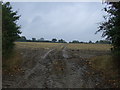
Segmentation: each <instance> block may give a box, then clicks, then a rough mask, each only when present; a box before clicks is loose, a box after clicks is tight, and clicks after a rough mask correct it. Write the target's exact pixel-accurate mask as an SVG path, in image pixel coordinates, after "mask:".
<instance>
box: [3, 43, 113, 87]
mask: <svg viewBox="0 0 120 90" xmlns="http://www.w3.org/2000/svg"><path fill="white" fill-rule="evenodd" d="M19 51H20V52H21V55H22V58H23V59H24V61H23V62H22V65H21V66H20V69H21V72H20V73H17V74H15V75H9V74H5V73H3V82H2V83H3V85H2V86H3V88H111V87H113V85H112V84H110V83H108V82H106V78H105V77H104V75H103V74H102V72H100V71H97V70H95V69H93V68H92V67H91V63H90V62H89V61H88V60H87V58H89V57H92V56H95V55H101V54H104V53H105V52H104V53H103V52H98V53H97V54H96V52H92V53H91V54H88V53H86V54H82V51H80V50H71V49H68V48H67V45H66V44H63V45H60V46H58V47H54V48H50V49H45V48H42V49H41V48H40V49H31V50H30V49H25V48H24V49H22V48H21V49H20V50H19Z"/></svg>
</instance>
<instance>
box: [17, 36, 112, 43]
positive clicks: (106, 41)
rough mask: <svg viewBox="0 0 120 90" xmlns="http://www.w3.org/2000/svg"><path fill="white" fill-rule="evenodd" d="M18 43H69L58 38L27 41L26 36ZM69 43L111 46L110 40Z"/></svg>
mask: <svg viewBox="0 0 120 90" xmlns="http://www.w3.org/2000/svg"><path fill="white" fill-rule="evenodd" d="M17 41H18V42H50V43H67V42H66V41H65V40H63V39H60V40H57V39H56V38H53V39H52V40H45V39H44V38H40V39H36V38H32V39H31V40H28V39H26V37H25V36H21V37H20V38H19V39H18V40H17ZM69 43H86V44H87V43H91V44H94V43H97V44H111V42H110V41H108V40H100V41H96V42H92V41H89V42H83V41H81V42H80V41H78V40H73V41H71V42H69Z"/></svg>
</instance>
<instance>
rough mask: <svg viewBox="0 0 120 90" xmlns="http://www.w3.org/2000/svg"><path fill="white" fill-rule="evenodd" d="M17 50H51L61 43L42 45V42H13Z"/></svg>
mask: <svg viewBox="0 0 120 90" xmlns="http://www.w3.org/2000/svg"><path fill="white" fill-rule="evenodd" d="M15 45H16V47H17V48H29V49H38V48H52V47H55V46H58V45H61V43H46V42H45V43H43V42H41V43H40V42H15Z"/></svg>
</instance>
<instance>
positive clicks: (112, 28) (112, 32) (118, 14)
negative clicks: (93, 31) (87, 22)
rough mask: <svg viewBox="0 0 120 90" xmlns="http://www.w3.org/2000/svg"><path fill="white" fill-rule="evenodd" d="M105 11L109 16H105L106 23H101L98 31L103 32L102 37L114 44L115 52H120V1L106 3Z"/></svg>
mask: <svg viewBox="0 0 120 90" xmlns="http://www.w3.org/2000/svg"><path fill="white" fill-rule="evenodd" d="M106 4H107V6H106V7H105V8H104V11H105V12H107V14H108V15H106V16H104V19H105V22H102V23H100V26H99V27H98V28H99V29H98V31H97V32H99V31H101V30H102V31H103V34H102V36H103V37H105V36H107V39H108V40H110V41H111V42H112V45H113V46H114V50H120V1H119V2H106Z"/></svg>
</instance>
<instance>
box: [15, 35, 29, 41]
mask: <svg viewBox="0 0 120 90" xmlns="http://www.w3.org/2000/svg"><path fill="white" fill-rule="evenodd" d="M17 41H21V42H26V41H27V39H26V37H25V36H21V37H20V38H19V39H18V40H17Z"/></svg>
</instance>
